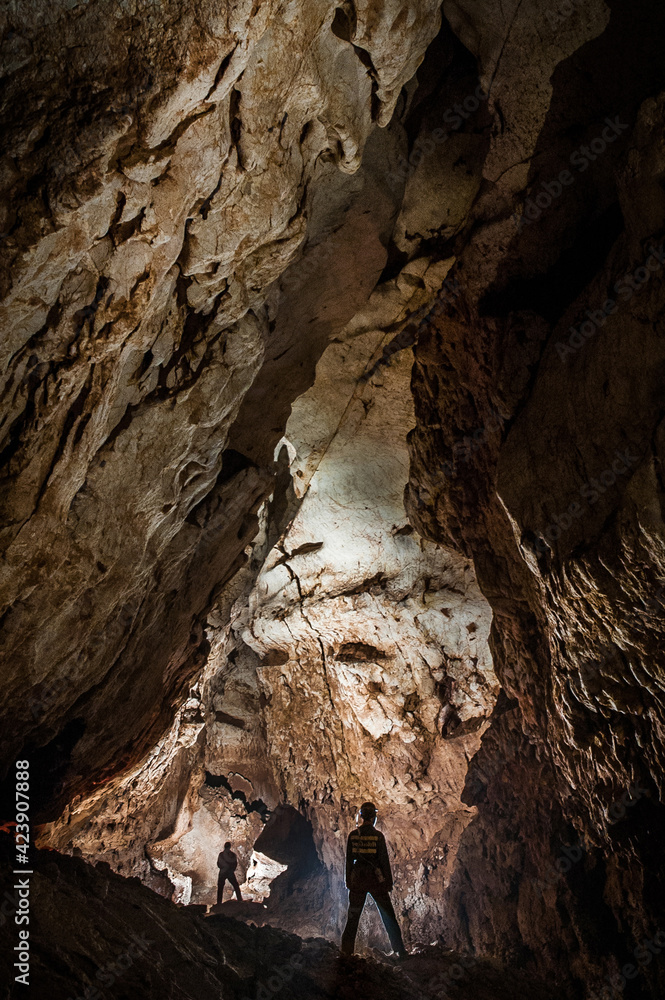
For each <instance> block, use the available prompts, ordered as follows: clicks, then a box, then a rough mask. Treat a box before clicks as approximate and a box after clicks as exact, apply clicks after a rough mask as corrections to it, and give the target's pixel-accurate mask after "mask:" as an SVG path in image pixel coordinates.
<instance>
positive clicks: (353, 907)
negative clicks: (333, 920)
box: [341, 890, 367, 955]
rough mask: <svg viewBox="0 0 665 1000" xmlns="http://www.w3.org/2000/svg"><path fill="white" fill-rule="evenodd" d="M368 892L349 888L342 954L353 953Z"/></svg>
mask: <svg viewBox="0 0 665 1000" xmlns="http://www.w3.org/2000/svg"><path fill="white" fill-rule="evenodd" d="M366 896H367V893H366V892H352V891H351V890H349V913H348V916H347V918H346V927H345V928H344V933H343V934H342V948H341V951H342V954H343V955H353V946H354V945H355V943H356V934H357V933H358V924H359V923H360V916H361V914H362V912H363V906H364V905H365V897H366Z"/></svg>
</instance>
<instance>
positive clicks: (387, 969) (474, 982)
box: [0, 835, 560, 1000]
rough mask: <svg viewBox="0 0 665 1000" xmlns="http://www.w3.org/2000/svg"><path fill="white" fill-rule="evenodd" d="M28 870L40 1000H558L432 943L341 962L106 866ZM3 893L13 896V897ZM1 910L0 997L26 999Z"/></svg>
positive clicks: (63, 858) (7, 871) (78, 862)
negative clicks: (401, 953) (402, 953)
mask: <svg viewBox="0 0 665 1000" xmlns="http://www.w3.org/2000/svg"><path fill="white" fill-rule="evenodd" d="M1 839H2V840H3V841H7V842H9V838H8V837H5V836H4V835H3V836H2V837H1ZM3 846H5V847H6V846H8V844H5V845H3ZM2 853H5V852H4V851H1V852H0V854H2ZM5 856H6V857H7V855H5ZM8 861H9V859H8V858H7V860H5V861H4V862H3V863H1V864H0V868H1V869H2V871H1V874H2V881H3V883H4V884H5V885H9V886H11V885H12V881H14V882H15V881H16V879H13V878H12V873H11V865H10V864H9V863H8ZM31 871H32V874H31V875H30V878H29V883H30V924H29V929H30V984H29V985H30V986H31V987H32V992H31V995H32V996H34V997H37V998H39V1000H45V998H48V1000H82V998H84V1000H106V998H111V997H112V998H114V1000H137V998H139V1000H140V998H150V1000H213V998H214V1000H219V998H220V996H223V997H224V998H225V1000H226V998H228V1000H273V998H277V1000H282V998H283V1000H287V998H288V1000H321V998H328V997H330V998H331V1000H332V998H333V997H341V998H343V1000H344V998H347V997H348V998H349V1000H350V998H351V997H357V996H364V997H367V998H377V1000H378V998H381V1000H407V998H408V1000H413V998H414V997H421V998H425V1000H430V998H432V1000H433V998H435V997H438V998H444V997H448V996H450V997H453V998H458V1000H504V998H505V1000H513V998H514V997H516V996H523V997H525V998H528V1000H555V997H557V996H559V995H560V994H558V993H556V992H553V991H552V989H550V988H548V987H546V986H544V985H543V984H542V983H537V982H535V981H533V980H532V979H529V978H528V977H527V976H526V975H524V973H522V972H521V971H517V970H514V971H513V970H506V969H504V968H500V967H499V966H498V965H494V964H493V963H491V962H488V961H477V962H474V961H473V960H472V959H470V958H469V959H466V960H465V964H466V966H467V967H466V968H465V969H463V968H462V966H461V965H460V964H459V963H460V960H459V959H458V957H457V956H455V955H453V954H451V953H450V952H445V951H444V950H443V949H442V948H440V947H438V946H429V947H427V948H425V949H423V950H422V951H420V952H418V953H415V954H413V955H411V956H410V957H409V958H407V959H406V960H404V961H403V962H401V963H397V962H396V961H395V960H394V959H392V958H389V957H386V956H384V955H382V954H381V953H380V952H376V951H373V952H370V953H368V954H366V955H365V956H363V957H354V958H342V957H341V956H340V954H339V951H338V949H337V947H336V946H335V945H334V944H332V943H331V942H330V941H326V940H324V939H322V938H307V939H302V938H300V937H298V936H296V935H295V934H289V933H286V932H285V931H282V930H278V929H276V928H274V927H269V926H263V927H260V926H256V925H254V924H251V923H245V922H243V921H241V920H237V919H234V918H233V917H231V916H227V915H225V914H223V913H217V914H211V915H209V916H205V914H204V912H203V910H204V908H203V907H199V906H191V907H182V906H177V905H175V904H173V903H171V902H170V901H168V900H166V899H165V898H163V897H162V896H160V895H158V894H157V893H155V892H153V891H152V890H150V889H149V888H148V887H147V886H145V885H143V884H142V883H141V882H140V881H139V880H138V879H136V878H128V879H126V878H123V877H122V876H120V875H118V874H116V873H115V872H113V871H112V870H111V868H110V867H109V866H108V865H106V864H104V863H100V864H98V865H97V866H96V867H93V866H92V865H89V864H88V863H86V862H85V861H83V860H82V859H79V858H73V857H70V856H67V855H61V854H58V853H57V852H55V851H37V852H35V857H34V859H33V860H32V869H31ZM16 898H17V899H18V897H16ZM5 899H6V901H10V900H11V899H12V896H11V893H8V894H6V896H5ZM8 909H9V911H11V905H9V906H7V905H5V906H4V908H3V910H2V913H3V918H2V919H3V924H2V927H3V929H2V931H1V932H0V984H1V985H0V998H2V1000H9V998H13V997H16V996H20V995H25V993H22V992H21V991H22V990H23V989H24V987H22V986H20V985H17V984H16V983H15V982H14V971H13V969H12V963H13V961H14V958H13V955H12V948H13V946H14V945H15V944H16V941H17V940H18V937H17V935H18V928H17V927H16V926H15V925H14V921H13V920H12V919H11V912H7V910H8ZM456 977H457V978H456ZM10 984H11V985H10Z"/></svg>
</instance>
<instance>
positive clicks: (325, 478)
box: [48, 262, 498, 943]
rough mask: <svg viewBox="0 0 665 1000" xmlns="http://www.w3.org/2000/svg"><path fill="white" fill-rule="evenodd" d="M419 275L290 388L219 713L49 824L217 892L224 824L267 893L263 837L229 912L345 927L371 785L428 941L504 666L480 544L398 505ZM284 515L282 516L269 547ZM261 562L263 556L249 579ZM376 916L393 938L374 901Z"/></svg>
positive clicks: (81, 847) (63, 844) (66, 838)
mask: <svg viewBox="0 0 665 1000" xmlns="http://www.w3.org/2000/svg"><path fill="white" fill-rule="evenodd" d="M422 272H423V263H422V262H416V263H414V264H411V265H409V266H408V267H407V269H406V272H405V273H403V274H401V275H400V276H399V277H398V279H396V280H395V281H393V282H389V283H387V284H386V285H384V286H382V288H381V290H380V292H377V294H375V295H373V296H372V297H371V298H370V300H369V302H368V305H367V307H366V309H365V310H364V311H363V312H361V313H359V314H358V315H357V316H356V317H355V319H354V321H353V322H352V323H351V324H349V326H347V327H346V328H345V329H344V330H343V331H340V334H339V336H338V338H337V341H338V342H337V343H334V344H332V345H331V346H330V347H329V348H328V349H327V351H326V352H325V353H324V355H323V357H322V359H321V361H320V362H319V365H318V368H317V375H316V379H315V382H314V384H313V386H312V388H311V389H310V390H309V391H308V392H307V393H305V395H304V396H302V397H301V398H300V399H299V400H298V402H297V403H296V404H295V406H294V407H293V411H292V414H291V417H290V419H289V422H288V424H287V427H286V435H285V437H284V444H283V445H280V449H281V455H282V456H283V457H284V456H285V455H286V452H287V451H288V452H289V453H290V454H291V474H292V477H293V478H292V480H291V479H290V478H289V477H288V476H287V477H286V479H285V480H284V483H283V485H286V493H285V494H284V495H283V496H282V495H280V493H279V488H280V482H281V480H280V477H279V476H278V479H277V483H276V488H275V495H274V497H273V499H272V501H271V504H270V505H269V506H268V507H267V508H266V509H265V511H264V513H263V514H262V520H263V522H264V529H263V532H262V534H261V535H260V536H259V538H258V539H257V541H256V543H255V545H254V547H253V551H252V555H251V558H250V560H249V564H248V567H247V568H246V569H244V570H243V571H241V573H240V574H239V575H238V576H237V577H236V579H235V580H234V582H233V583H232V584H231V585H230V586H229V587H228V588H226V590H225V591H224V593H223V595H222V596H221V599H220V601H219V602H218V606H217V608H216V610H215V612H214V613H213V614H212V615H211V625H212V627H211V630H210V639H211V654H210V656H209V658H208V664H207V667H206V670H205V674H204V679H203V680H202V681H201V683H200V685H199V691H200V708H199V709H198V717H199V718H200V719H201V720H203V719H205V731H204V732H201V725H200V724H195V723H190V724H189V727H188V728H187V727H185V725H184V722H185V719H186V718H187V717H188V715H187V713H188V714H189V716H192V715H193V714H194V711H195V708H194V706H195V704H197V701H196V698H192V701H191V704H190V705H186V706H185V708H184V710H183V713H182V722H181V724H180V725H181V727H182V729H181V731H180V732H179V735H178V737H177V739H176V737H175V733H174V734H173V735H172V736H171V738H170V741H169V742H168V743H165V744H164V745H163V747H161V748H160V749H159V750H158V751H157V752H156V753H155V754H154V755H153V759H154V761H155V765H153V766H152V767H148V768H147V769H140V770H139V771H138V772H137V774H136V775H134V774H132V776H131V779H124V780H123V781H122V784H121V785H120V786H115V785H114V786H112V787H111V788H109V789H107V790H106V791H105V792H104V793H103V794H99V795H98V794H95V795H94V796H93V798H92V799H84V800H83V801H81V802H80V803H77V804H75V805H72V806H71V807H70V809H69V811H68V812H67V813H66V814H65V815H64V816H63V818H62V820H61V821H60V822H59V823H58V824H57V825H56V826H55V827H54V828H53V829H51V830H50V831H49V834H48V838H49V842H51V843H53V844H57V845H58V846H59V847H60V848H61V849H65V848H66V849H69V850H72V849H76V850H78V851H82V852H83V854H84V855H85V856H86V857H90V858H95V859H97V858H102V857H104V858H107V859H108V860H109V861H110V862H111V863H112V864H113V866H114V867H115V868H116V870H118V871H121V872H124V873H128V872H130V871H131V872H132V873H135V874H138V875H140V876H141V877H142V878H143V879H144V880H145V881H146V882H147V883H148V884H151V885H154V884H155V869H157V870H161V871H162V872H164V873H167V874H168V877H169V879H170V881H171V882H172V883H173V884H174V885H175V892H174V897H173V898H175V899H176V900H177V901H180V902H185V903H188V902H190V900H191V901H192V902H206V903H208V904H211V903H214V901H215V898H216V890H215V884H216V867H215V862H216V857H217V853H218V851H219V849H220V844H221V842H223V840H224V839H226V837H227V836H228V838H229V839H231V840H232V842H233V843H234V846H235V847H236V849H237V850H238V852H239V857H240V862H241V872H242V874H243V875H245V876H246V877H247V881H246V882H245V884H244V886H243V894H244V895H246V896H247V898H248V899H256V900H257V901H258V900H259V896H261V897H263V895H264V893H263V892H260V893H258V894H257V892H256V891H255V890H254V889H253V885H252V882H253V879H254V877H255V873H256V866H255V864H253V858H254V857H255V856H256V854H255V852H256V851H259V852H260V854H261V855H264V856H265V855H267V856H268V857H270V858H273V859H274V860H275V861H276V862H278V863H281V862H286V864H287V865H288V866H289V871H288V874H285V875H284V876H279V871H278V870H275V871H274V872H272V873H271V877H272V878H273V879H276V881H275V885H274V886H273V887H271V891H270V898H269V899H268V903H267V907H266V910H267V912H266V913H265V914H263V913H258V914H257V913H256V912H255V909H253V908H252V907H249V908H248V907H239V906H237V905H236V904H235V903H233V904H232V912H234V913H238V914H239V915H245V916H246V917H248V918H249V917H251V919H253V920H255V921H258V922H263V921H264V920H265V919H269V920H270V921H271V922H273V923H275V922H277V923H278V924H279V925H280V926H282V927H286V928H287V929H296V930H298V931H299V932H300V933H318V934H323V935H326V936H330V937H332V938H333V939H335V940H337V939H338V936H339V934H340V933H341V921H342V919H343V914H344V906H343V901H344V899H345V892H344V886H343V870H344V846H345V842H346V834H347V832H348V830H349V829H350V828H351V826H352V825H353V822H354V817H355V813H356V810H357V808H358V805H359V804H360V802H362V801H364V800H366V799H367V798H371V799H373V800H374V801H376V802H377V804H378V805H379V808H380V811H381V815H382V825H383V827H384V829H385V830H386V833H387V835H388V837H389V843H390V845H391V851H392V854H393V859H394V868H395V879H396V885H397V888H396V893H395V898H396V903H397V905H398V906H399V908H400V910H401V912H402V915H403V924H404V928H405V932H406V933H407V934H408V935H409V936H410V938H411V939H412V940H413V941H414V943H415V942H416V941H424V940H429V939H431V938H435V939H436V938H437V936H438V932H439V928H440V924H441V910H440V900H441V896H442V892H443V888H444V886H446V885H447V884H448V882H449V880H450V877H451V874H452V872H453V869H454V865H455V856H456V849H457V844H458V842H459V838H460V836H461V834H462V831H463V830H464V828H465V826H466V825H467V823H468V822H469V820H470V819H471V818H472V816H473V813H474V811H473V810H470V809H469V808H468V807H467V806H465V805H464V804H463V803H462V802H461V801H460V795H461V791H462V787H463V784H464V779H465V775H466V768H467V761H468V758H469V757H470V756H472V755H473V754H474V753H475V752H476V750H477V749H478V746H479V739H480V734H481V732H482V728H483V726H484V725H486V723H487V718H488V716H489V714H490V713H491V711H492V708H493V705H494V702H495V699H496V694H497V691H498V685H497V683H496V678H495V676H494V673H493V670H492V666H491V659H490V656H489V651H488V646H487V636H488V633H489V627H490V620H489V613H488V607H487V604H486V602H485V601H484V600H483V598H482V596H481V595H480V593H479V591H478V588H477V586H476V584H475V580H474V577H473V573H472V572H471V569H470V566H469V563H468V561H467V560H465V559H463V558H461V557H459V556H457V555H456V554H454V553H451V552H450V551H448V550H446V549H444V548H442V547H440V546H437V545H434V544H432V543H428V542H423V541H422V540H419V539H418V537H417V536H416V535H415V534H414V533H413V531H412V529H411V528H410V526H409V525H408V524H407V523H406V519H405V516H404V508H403V502H402V495H403V491H404V486H405V483H406V480H407V476H408V456H407V449H406V434H407V432H408V430H409V428H410V427H411V426H412V424H413V410H412V403H411V396H410V392H409V376H410V370H411V365H412V353H411V351H410V350H404V349H402V350H401V351H398V352H396V353H394V354H390V355H386V354H385V350H386V345H387V344H390V343H393V342H395V341H396V342H397V343H398V344H401V342H402V341H401V339H400V333H399V332H397V335H396V336H393V335H392V334H390V335H386V334H385V333H384V332H383V330H382V328H381V321H383V322H385V320H386V317H395V316H397V317H398V318H400V317H401V322H402V324H404V321H405V320H406V317H407V316H408V312H409V309H410V310H413V309H414V308H416V307H417V306H418V305H419V303H420V301H421V299H422V297H423V296H424V295H425V294H427V293H426V288H425V289H423V288H422V285H423V284H424V283H423V281H422V280H420V281H419V283H418V284H417V285H415V291H414V285H413V284H412V283H410V282H409V280H408V279H409V278H410V277H411V278H412V279H413V276H414V275H415V276H418V277H421V276H422ZM435 280H438V281H440V280H441V277H440V274H439V276H438V278H437V279H435ZM384 359H385V360H384ZM377 361H379V362H381V363H380V364H378V365H377ZM371 372H374V374H372V375H371V377H369V378H368V377H367V375H368V373H371ZM287 480H288V482H287ZM280 512H281V517H282V519H283V520H285V521H286V522H287V523H288V527H287V530H286V531H285V532H284V533H283V534H282V535H281V537H279V540H278V542H277V544H276V545H274V546H272V547H271V545H270V539H271V538H273V537H274V535H275V529H274V527H273V525H274V524H275V518H277V517H278V516H279V515H280ZM253 563H255V564H256V566H257V568H258V567H259V566H260V567H261V568H260V572H259V573H258V577H256V581H255V582H254V579H253V577H254V576H255V575H256V570H254V571H252V568H251V566H252V564H253ZM243 578H244V579H245V580H246V581H247V586H245V588H244V589H243V584H242V581H243ZM229 618H230V622H231V624H230V627H229V625H228V624H227V623H228V621H229ZM215 623H219V626H225V627H219V626H216V625H215ZM187 732H189V734H190V735H189V741H188V740H187V736H186V733H187ZM195 740H196V741H197V742H196V744H195V743H194V741H195ZM187 742H189V744H191V746H192V749H191V750H188V749H187V747H186V744H187ZM197 753H198V756H196V755H197ZM193 755H194V756H193ZM194 759H196V760H197V763H198V767H194V769H193V775H192V779H191V784H190V786H189V788H188V789H187V790H185V788H184V786H182V785H179V786H178V787H179V794H178V804H179V806H180V812H179V813H176V812H174V811H173V806H172V805H171V812H170V813H168V815H167V812H166V808H167V807H168V804H172V803H173V799H174V793H173V786H174V785H175V784H176V783H177V782H180V781H182V779H183V778H184V776H185V775H186V773H187V772H186V767H187V766H189V767H191V763H192V761H193V760H194ZM157 761H159V762H160V764H159V766H160V767H162V768H163V771H162V773H163V774H164V775H168V781H167V783H166V786H165V787H167V789H168V790H167V793H166V795H167V799H166V801H165V802H164V801H163V798H162V795H163V793H162V792H161V791H160V792H157V793H153V795H152V797H151V798H148V796H147V794H146V790H147V788H152V787H154V784H155V773H154V770H153V768H154V766H156V765H157ZM204 770H205V773H206V774H207V777H206V780H205V781H204V780H203V779H204ZM216 776H219V778H217V777H216ZM234 796H235V797H234ZM280 801H285V802H289V803H291V804H292V805H293V806H296V807H297V808H299V809H300V810H301V811H302V812H303V813H304V814H305V815H306V816H307V817H308V819H309V820H310V822H311V829H310V830H309V831H306V830H299V829H298V828H297V826H296V825H294V819H295V817H294V818H293V819H291V820H289V819H288V816H287V815H282V819H281V820H278V815H279V809H278V810H277V812H276V813H274V814H273V818H272V819H271V821H270V823H268V825H267V826H266V827H265V829H264V830H263V833H262V834H261V838H260V839H259V840H257V838H258V837H259V833H260V832H261V830H262V823H264V822H265V819H266V815H267V813H266V810H268V809H270V810H275V807H277V806H278V803H279V802H280ZM119 802H122V803H123V807H122V811H121V814H120V815H118V803H119ZM296 815H297V814H296ZM167 818H168V819H169V820H170V832H169V833H168V835H167V836H164V835H163V833H160V832H159V831H163V829H164V827H165V820H167ZM150 824H152V834H151V835H149V836H146V833H147V830H148V828H149V826H150ZM280 826H283V827H284V830H283V833H281V834H280ZM146 840H147V841H148V842H149V847H148V850H147V854H148V856H149V858H150V864H148V862H147V860H146V857H145V856H144V845H145V844H146ZM289 842H291V843H290V847H289ZM262 845H264V846H262ZM315 845H316V849H318V856H319V857H320V859H321V860H320V861H319V860H318V858H317V853H316V850H315ZM321 862H323V866H322V864H321ZM260 867H261V868H262V869H263V868H264V867H265V862H264V861H263V860H261V864H260ZM267 884H268V885H269V882H268V883H267ZM267 895H268V892H265V896H267ZM293 895H295V896H296V898H297V899H298V907H297V912H294V911H293V903H292V902H290V901H289V896H293ZM363 935H369V938H368V940H371V941H376V942H377V943H383V934H382V931H381V929H380V926H379V925H378V924H377V921H376V919H370V918H369V916H368V918H367V920H366V921H365V924H364V928H363Z"/></svg>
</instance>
